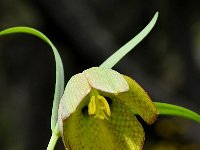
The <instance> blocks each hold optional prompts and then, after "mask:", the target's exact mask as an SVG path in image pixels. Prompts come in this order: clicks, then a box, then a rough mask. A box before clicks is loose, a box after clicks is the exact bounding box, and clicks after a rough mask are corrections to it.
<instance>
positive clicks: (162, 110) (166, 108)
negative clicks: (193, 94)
mask: <svg viewBox="0 0 200 150" xmlns="http://www.w3.org/2000/svg"><path fill="white" fill-rule="evenodd" d="M154 104H155V106H156V108H157V109H158V111H159V114H160V115H172V116H180V117H184V118H188V119H192V120H194V121H196V122H198V123H200V115H199V114H197V113H195V112H193V111H191V110H189V109H187V108H184V107H181V106H176V105H173V104H167V103H160V102H154Z"/></svg>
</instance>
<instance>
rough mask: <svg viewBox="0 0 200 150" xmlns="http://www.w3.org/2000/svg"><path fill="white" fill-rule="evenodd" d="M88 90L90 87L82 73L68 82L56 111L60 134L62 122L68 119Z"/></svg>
mask: <svg viewBox="0 0 200 150" xmlns="http://www.w3.org/2000/svg"><path fill="white" fill-rule="evenodd" d="M90 90H91V86H90V85H89V83H88V80H87V79H86V77H85V76H84V75H83V74H82V73H79V74H76V75H74V76H72V77H71V79H70V80H69V81H68V83H67V85H66V88H65V91H64V94H63V96H62V98H61V101H60V105H59V110H58V123H59V127H60V130H61V132H62V128H61V127H62V120H64V119H66V118H67V117H69V116H70V115H71V114H72V113H73V112H74V111H75V110H76V108H77V106H78V105H79V104H80V102H81V101H82V100H83V99H84V97H85V96H86V95H87V94H88V93H89V92H90Z"/></svg>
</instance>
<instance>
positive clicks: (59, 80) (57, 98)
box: [0, 27, 64, 131]
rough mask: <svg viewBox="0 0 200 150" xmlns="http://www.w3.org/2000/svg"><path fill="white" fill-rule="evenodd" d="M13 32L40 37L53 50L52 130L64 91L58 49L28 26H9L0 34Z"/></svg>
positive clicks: (62, 72) (41, 34)
mask: <svg viewBox="0 0 200 150" xmlns="http://www.w3.org/2000/svg"><path fill="white" fill-rule="evenodd" d="M14 33H27V34H31V35H35V36H37V37H39V38H41V39H42V40H44V41H45V42H46V43H47V44H49V45H50V46H51V48H52V50H53V53H54V56H55V62H56V85H55V93H54V101H53V109H52V116H51V130H52V131H53V130H54V128H55V126H56V122H57V119H58V117H57V116H58V106H59V103H60V99H61V96H62V94H63V91H64V69H63V64H62V60H61V58H60V55H59V53H58V50H57V49H56V47H55V46H54V45H53V43H52V42H51V41H50V40H49V39H48V38H47V37H46V36H45V35H44V34H43V33H41V32H40V31H38V30H36V29H33V28H30V27H13V28H9V29H5V30H3V31H1V32H0V36H1V35H7V34H14Z"/></svg>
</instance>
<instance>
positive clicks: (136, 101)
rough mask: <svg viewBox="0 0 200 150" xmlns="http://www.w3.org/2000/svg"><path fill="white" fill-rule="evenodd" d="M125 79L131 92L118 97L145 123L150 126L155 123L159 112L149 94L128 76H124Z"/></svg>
mask: <svg viewBox="0 0 200 150" xmlns="http://www.w3.org/2000/svg"><path fill="white" fill-rule="evenodd" d="M124 79H125V80H126V81H127V83H128V85H129V91H127V92H125V93H120V94H119V95H117V97H118V98H119V99H120V100H121V101H123V102H124V103H125V104H126V105H127V106H128V107H129V108H131V109H132V110H133V111H134V112H135V113H138V114H139V115H140V116H141V117H142V118H143V119H144V121H145V122H147V123H148V124H152V123H154V121H155V120H156V118H157V115H158V110H157V109H156V107H155V106H154V104H153V102H152V101H151V99H150V97H149V96H148V94H147V93H146V92H145V91H144V89H143V88H142V87H141V86H140V85H139V84H138V83H137V82H136V81H135V80H133V79H131V78H130V77H128V76H124Z"/></svg>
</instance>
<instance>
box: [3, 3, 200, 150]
mask: <svg viewBox="0 0 200 150" xmlns="http://www.w3.org/2000/svg"><path fill="white" fill-rule="evenodd" d="M156 11H159V18H158V22H157V23H156V26H155V27H154V29H153V30H152V31H151V33H150V34H149V35H148V36H147V37H146V38H145V39H144V40H143V41H142V42H141V43H140V44H139V45H138V46H137V47H136V48H135V49H134V50H133V51H132V52H131V53H129V54H128V55H127V56H126V57H124V58H123V59H122V60H121V61H120V62H119V63H118V64H117V65H116V66H115V67H114V69H115V70H117V71H119V72H121V73H123V74H126V75H129V76H131V77H132V78H134V79H135V80H136V81H137V82H138V83H139V84H140V85H141V86H142V87H143V88H144V89H145V90H146V91H147V92H148V93H149V95H150V96H151V98H152V99H153V101H161V102H167V103H172V104H177V105H181V106H184V107H187V108H189V109H192V110H194V111H196V112H198V113H200V99H199V97H200V5H199V1H198V0H190V1H189V0H188V1H187V0H182V1H174V0H168V1H164V0H160V1H153V0H148V1H144V0H140V1H135V0H109V1H108V0H84V1H83V0H57V1H56V0H17V1H15V0H0V30H3V29H5V28H8V27H13V26H22V25H23V26H29V27H33V28H36V29H38V30H40V31H42V32H43V33H44V34H45V35H47V36H48V37H49V38H50V39H51V40H52V42H53V43H54V44H55V45H56V47H57V48H58V50H59V52H60V54H61V57H62V60H63V63H64V68H65V81H66V82H67V81H68V80H69V78H70V77H71V76H72V75H74V74H76V73H79V72H82V71H83V70H85V69H87V68H89V67H92V66H98V65H100V64H101V63H102V62H103V61H104V60H105V59H106V58H107V57H108V56H110V55H111V54H112V53H113V52H115V51H116V50H117V49H118V48H120V47H121V46H122V45H124V44H125V43H126V42H128V41H129V40H130V39H131V38H133V37H134V36H135V35H136V34H137V33H139V32H140V31H141V30H142V29H143V28H144V27H145V26H146V25H147V23H148V22H149V21H150V20H151V18H152V17H153V15H154V14H155V12H156ZM54 85H55V63H54V57H53V53H52V51H51V48H50V47H49V46H48V45H47V44H46V43H44V42H43V41H42V40H40V39H38V38H36V37H33V36H30V35H24V34H17V35H9V36H5V37H0V149H1V150H27V149H29V150H36V149H38V150H39V149H41V150H42V149H46V147H47V144H48V141H49V139H50V136H51V130H50V117H51V108H52V100H53V94H54ZM144 128H145V132H146V140H145V144H144V150H188V149H190V150H199V149H200V126H199V124H197V123H196V122H194V121H191V120H187V119H183V118H178V117H170V116H159V118H158V121H157V122H156V123H155V124H154V125H152V126H148V125H145V124H144ZM59 149H64V147H63V144H62V142H61V140H59V142H58V144H57V145H56V150H59Z"/></svg>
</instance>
